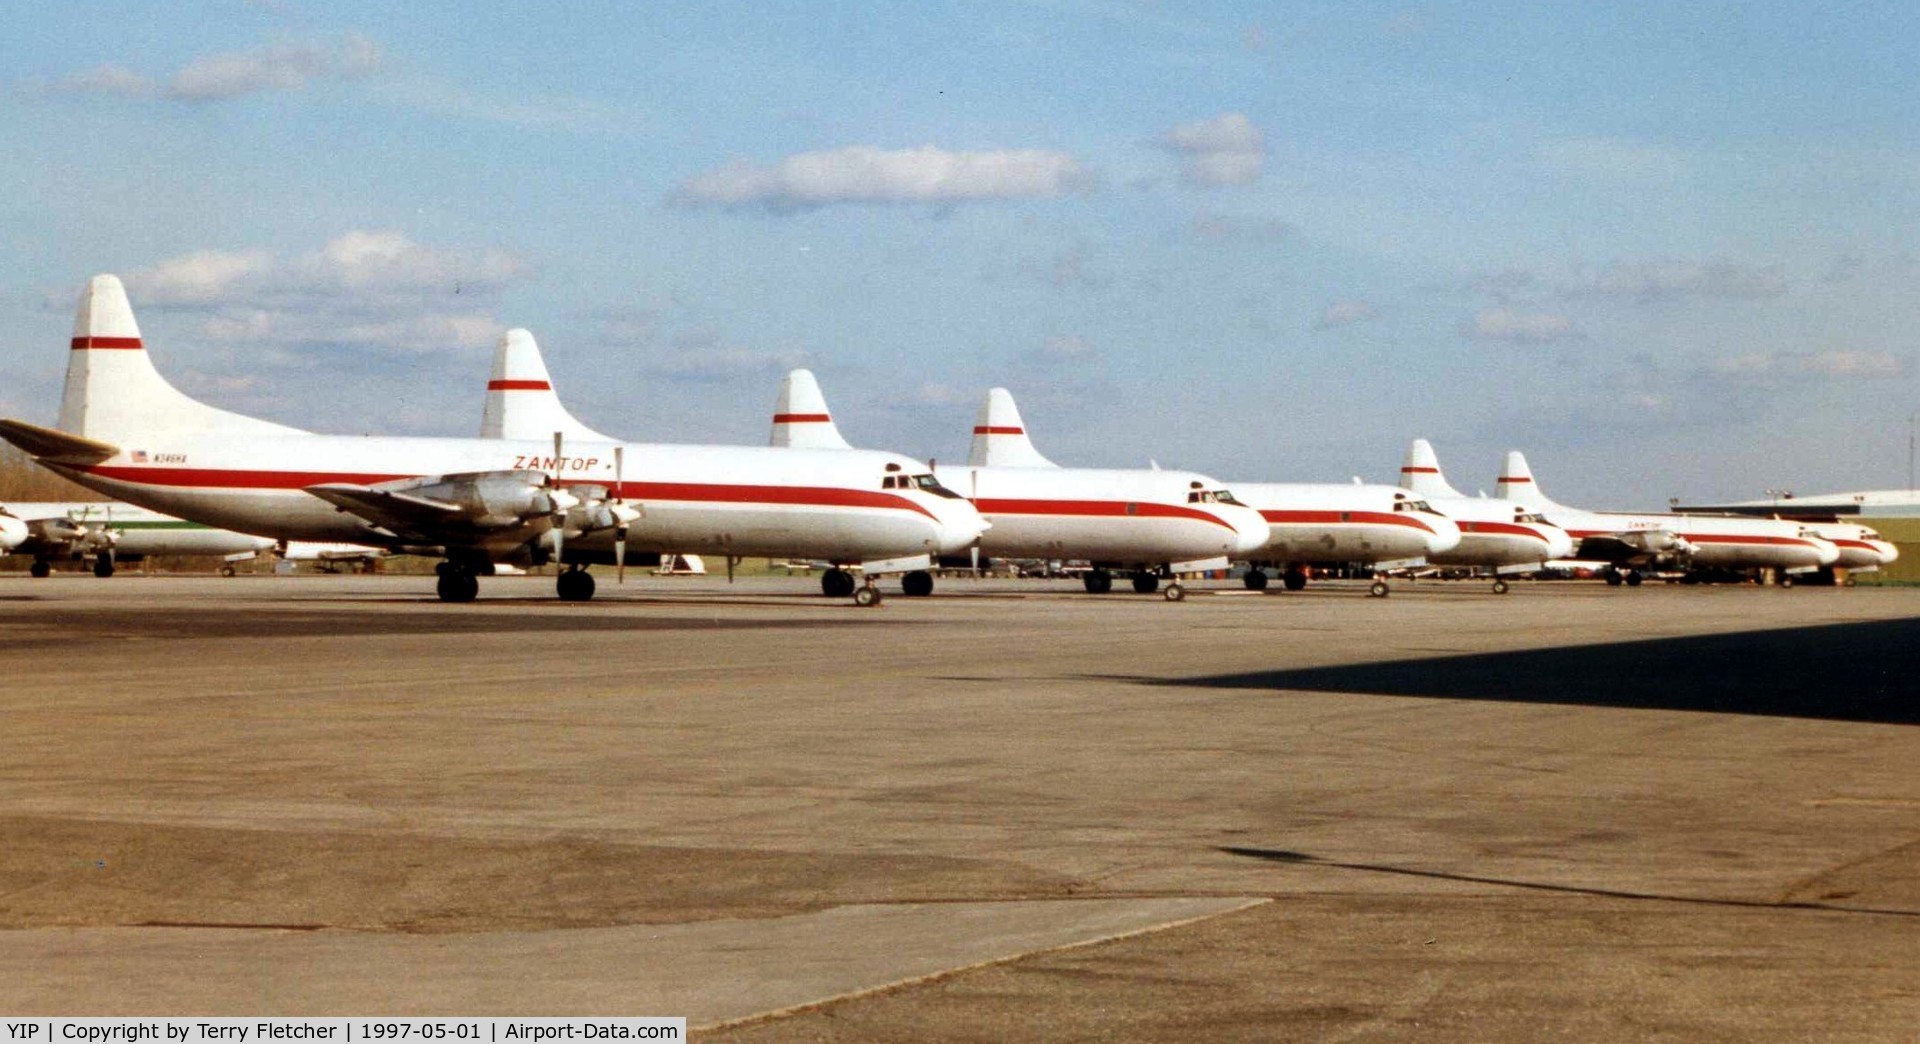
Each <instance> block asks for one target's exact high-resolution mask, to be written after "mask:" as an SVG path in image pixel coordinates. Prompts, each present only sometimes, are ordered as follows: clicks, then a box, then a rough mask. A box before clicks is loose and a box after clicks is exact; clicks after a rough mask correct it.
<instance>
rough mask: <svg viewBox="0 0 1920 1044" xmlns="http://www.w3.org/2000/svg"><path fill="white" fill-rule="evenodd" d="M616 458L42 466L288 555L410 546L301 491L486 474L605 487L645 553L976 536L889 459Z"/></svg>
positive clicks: (856, 548)
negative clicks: (629, 511)
mask: <svg viewBox="0 0 1920 1044" xmlns="http://www.w3.org/2000/svg"><path fill="white" fill-rule="evenodd" d="M614 445H615V444H613V443H593V444H584V443H572V444H567V445H565V446H564V448H563V451H564V456H563V457H561V458H558V459H556V458H555V457H554V453H553V444H552V443H551V441H546V442H538V441H515V440H502V439H466V438H418V437H399V436H352V435H318V434H289V435H266V436H255V437H251V438H247V439H240V440H236V439H232V438H209V437H198V436H194V435H190V434H172V435H162V436H156V437H155V438H154V439H153V440H151V441H150V442H144V443H141V444H139V445H137V446H136V445H129V446H126V447H124V448H123V449H122V451H121V452H120V453H119V454H118V455H116V456H114V457H112V458H109V459H107V460H104V461H101V462H100V463H98V464H91V465H65V464H58V463H54V464H51V465H50V466H52V467H53V468H54V469H55V470H56V471H59V472H60V473H61V474H64V475H66V476H67V477H69V478H71V479H73V480H74V481H75V482H78V483H80V484H81V485H84V486H87V487H88V488H90V489H95V490H99V491H100V492H102V493H105V494H107V495H109V496H113V497H117V498H121V499H124V500H127V501H131V502H133V503H136V504H141V505H144V506H147V507H151V508H154V509H155V510H159V511H165V512H169V513H172V514H178V515H181V516H184V517H188V518H193V519H196V520H200V521H203V522H207V523H209V524H212V525H218V526H225V527H229V528H235V529H245V530H247V531H249V532H255V533H261V534H265V535H267V536H271V537H274V538H276V539H281V540H302V541H344V542H351V543H359V544H369V545H373V546H378V547H396V546H412V545H415V544H417V543H419V541H415V540H406V539H398V538H395V537H393V536H391V535H389V534H386V533H383V532H381V530H380V528H379V527H376V526H374V525H372V524H370V523H369V522H367V521H365V520H363V519H361V518H360V517H358V516H356V515H354V514H352V513H350V512H347V511H343V510H341V509H339V508H337V507H335V506H334V504H332V503H329V502H327V501H325V500H322V499H320V498H318V497H316V496H314V495H312V494H310V493H308V492H306V487H309V486H317V485H322V484H326V483H353V484H358V485H365V486H372V485H378V484H381V483H388V482H394V481H397V480H403V479H410V478H417V477H426V476H437V475H449V474H460V473H472V472H488V471H535V472H547V473H550V474H552V475H553V476H554V479H555V484H556V485H558V486H560V487H562V488H565V487H567V486H571V485H576V484H592V485H599V486H604V487H606V488H607V490H608V491H609V493H610V494H611V495H613V496H616V497H619V498H622V499H624V500H625V501H626V502H627V504H628V505H629V506H631V507H633V508H635V509H637V510H638V511H639V512H640V517H639V518H638V519H636V520H635V521H634V522H633V523H632V524H631V526H630V528H629V532H628V537H627V540H628V546H629V547H630V548H633V549H635V550H641V551H683V552H711V553H715V554H732V555H749V556H751V555H794V556H801V555H804V556H807V557H813V558H824V559H829V560H833V561H860V560H862V559H870V558H879V557H897V556H908V555H916V554H943V553H954V552H957V551H961V550H964V549H965V548H966V547H968V546H969V545H971V544H972V542H973V540H974V538H975V537H976V535H977V534H978V529H979V524H978V515H977V513H976V512H974V510H973V509H972V508H971V507H970V506H968V505H967V504H966V502H965V501H964V500H960V499H958V498H953V497H943V496H940V495H938V494H936V493H931V492H926V491H923V490H920V489H883V488H882V483H883V482H884V481H885V479H886V478H887V476H888V475H890V474H895V473H899V472H905V471H922V472H923V471H924V467H923V466H922V465H919V464H917V463H916V462H914V461H912V460H910V459H908V458H905V457H901V456H899V455H897V454H891V453H884V452H879V451H841V452H833V453H819V452H813V451H797V450H772V449H768V448H764V447H758V446H679V445H656V444H645V443H639V444H626V445H625V448H624V451H623V452H624V454H625V461H624V475H623V481H622V482H620V483H618V484H616V482H615V478H614V459H613V457H614V455H613V447H614ZM889 465H891V466H892V467H893V468H894V471H889ZM570 543H571V544H572V545H573V546H574V547H575V548H577V549H579V550H596V551H599V550H610V549H611V547H612V543H613V535H612V532H611V531H610V530H602V531H596V532H592V533H587V534H584V535H582V536H580V537H577V538H575V539H574V540H573V541H570Z"/></svg>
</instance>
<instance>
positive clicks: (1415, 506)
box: [1393, 500, 1433, 512]
mask: <svg viewBox="0 0 1920 1044" xmlns="http://www.w3.org/2000/svg"><path fill="white" fill-rule="evenodd" d="M1393 509H1394V510H1395V511H1428V512H1431V511H1432V510H1433V505H1432V504H1429V503H1427V502H1426V501H1424V500H1396V501H1394V502H1393Z"/></svg>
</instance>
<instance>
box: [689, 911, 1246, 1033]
mask: <svg viewBox="0 0 1920 1044" xmlns="http://www.w3.org/2000/svg"><path fill="white" fill-rule="evenodd" d="M1089 898H1091V897H1089ZM1161 898H1201V899H1206V898H1239V899H1244V900H1245V901H1244V902H1242V903H1241V904H1240V905H1238V906H1234V907H1229V908H1228V909H1225V910H1213V911H1210V912H1207V913H1202V914H1195V915H1194V916H1192V917H1182V918H1180V919H1179V920H1174V921H1164V922H1161V923H1159V924H1150V925H1147V926H1145V927H1142V928H1130V929H1128V930H1126V931H1123V932H1114V933H1112V934H1109V935H1102V936H1100V937H1098V938H1094V939H1081V940H1078V941H1076V942H1070V943H1062V944H1061V945H1059V946H1042V947H1040V948H1039V949H1036V950H1026V951H1024V952H1021V953H1010V954H1005V955H1003V956H1000V957H992V958H989V959H987V960H984V961H974V962H973V963H971V964H961V965H955V966H954V967H952V968H942V969H941V970H939V971H935V972H928V973H927V974H925V975H913V976H909V977H907V978H904V979H897V980H895V981H893V982H883V983H880V984H878V985H875V986H867V987H863V988H861V989H857V990H849V991H848V992H846V993H837V994H834V995H833V996H831V997H820V998H817V999H815V1000H810V1001H806V1002H804V1003H801V1004H789V1005H787V1006H785V1007H781V1008H772V1009H769V1010H767V1011H759V1012H755V1013H753V1014H752V1015H742V1016H740V1017H738V1018H732V1019H722V1020H720V1021H719V1022H709V1023H706V1024H705V1025H701V1026H689V1027H687V1032H689V1033H710V1032H713V1031H715V1030H723V1029H733V1028H735V1027H738V1026H750V1025H755V1024H757V1023H762V1022H774V1021H776V1020H779V1019H785V1018H791V1017H793V1016H795V1015H803V1014H806V1013H807V1012H810V1011H817V1010H819V1009H821V1008H824V1007H826V1006H827V1005H829V1004H838V1003H841V1002H843V1001H850V1000H858V999H860V998H862V997H872V996H876V995H878V994H882V993H891V992H893V991H895V990H901V989H906V988H908V987H911V986H923V985H926V984H927V983H931V982H938V981H940V980H942V979H947V978H951V977H953V976H955V975H960V974H963V973H966V972H970V971H978V970H979V969H981V968H992V967H995V966H997V965H1002V964H1012V963H1013V962H1015V961H1023V960H1026V959H1027V958H1029V957H1039V956H1042V955H1046V954H1055V953H1066V952H1068V951H1070V950H1079V949H1084V948H1086V947H1089V946H1099V945H1101V944H1103V943H1110V942H1119V941H1120V940H1122V939H1133V938H1138V937H1139V936H1142V935H1152V934H1154V933H1156V932H1165V931H1171V930H1173V929H1175V928H1184V927H1186V926H1187V925H1190V924H1199V923H1200V922H1201V921H1210V920H1212V919H1213V918H1215V917H1225V916H1227V915H1228V914H1237V913H1243V912H1245V911H1247V910H1251V909H1254V908H1255V907H1259V906H1265V905H1267V904H1268V903H1271V902H1273V901H1274V900H1273V899H1272V898H1271V897H1268V896H1244V895H1242V896H1232V897H1227V896H1217V897H1216V896H1163V897H1161ZM1029 901H1036V900H1029ZM1037 901H1040V902H1053V901H1056V900H1037ZM1069 901H1074V900H1069ZM900 905H907V906H910V905H915V904H911V903H903V904H900Z"/></svg>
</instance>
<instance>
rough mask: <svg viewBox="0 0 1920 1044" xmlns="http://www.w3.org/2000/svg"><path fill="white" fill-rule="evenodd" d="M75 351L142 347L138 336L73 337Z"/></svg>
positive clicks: (136, 348)
mask: <svg viewBox="0 0 1920 1044" xmlns="http://www.w3.org/2000/svg"><path fill="white" fill-rule="evenodd" d="M73 347H74V350H75V351H79V350H80V349H82V348H132V349H135V350H138V349H139V348H140V347H141V344H140V338H138V337H76V338H74V339H73Z"/></svg>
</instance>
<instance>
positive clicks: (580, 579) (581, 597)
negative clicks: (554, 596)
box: [553, 569, 594, 602]
mask: <svg viewBox="0 0 1920 1044" xmlns="http://www.w3.org/2000/svg"><path fill="white" fill-rule="evenodd" d="M553 586H554V590H555V592H556V593H558V594H559V595H560V600H561V601H563V602H585V601H588V600H590V599H592V598H593V586H594V585H593V574H592V573H589V572H587V571H586V570H584V569H569V570H567V571H566V572H564V573H561V574H560V575H559V577H557V578H556V579H555V581H554V585H553Z"/></svg>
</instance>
